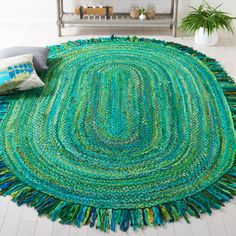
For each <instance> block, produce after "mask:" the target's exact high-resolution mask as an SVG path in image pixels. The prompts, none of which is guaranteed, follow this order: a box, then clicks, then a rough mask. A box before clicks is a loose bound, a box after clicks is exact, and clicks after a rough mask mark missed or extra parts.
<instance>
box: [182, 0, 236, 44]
mask: <svg viewBox="0 0 236 236" xmlns="http://www.w3.org/2000/svg"><path fill="white" fill-rule="evenodd" d="M221 5H222V4H221ZM221 5H219V6H217V7H212V6H210V5H209V4H208V3H207V2H205V1H203V2H202V4H201V5H200V6H199V7H198V8H194V7H191V8H192V9H193V11H191V12H190V13H189V15H188V16H186V17H185V18H183V19H182V21H181V25H180V28H181V29H182V30H183V31H184V32H187V33H189V34H190V33H194V32H195V41H196V43H197V44H199V45H204V46H212V45H215V44H216V43H217V41H218V32H217V31H218V29H226V30H227V31H229V32H232V33H233V25H232V23H233V19H235V18H234V17H231V16H230V15H229V14H228V13H226V12H223V11H221V10H220V9H219V8H220V7H221Z"/></svg>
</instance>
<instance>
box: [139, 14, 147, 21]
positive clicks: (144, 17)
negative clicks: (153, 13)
mask: <svg viewBox="0 0 236 236" xmlns="http://www.w3.org/2000/svg"><path fill="white" fill-rule="evenodd" d="M146 18H147V17H146V15H144V14H141V15H140V16H139V19H140V20H146Z"/></svg>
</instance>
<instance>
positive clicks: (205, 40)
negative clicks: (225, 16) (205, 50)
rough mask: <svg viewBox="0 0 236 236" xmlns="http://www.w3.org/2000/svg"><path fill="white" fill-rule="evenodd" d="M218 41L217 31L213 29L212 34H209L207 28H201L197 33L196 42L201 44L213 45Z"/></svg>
mask: <svg viewBox="0 0 236 236" xmlns="http://www.w3.org/2000/svg"><path fill="white" fill-rule="evenodd" d="M217 41H218V33H217V31H216V30H215V31H213V33H212V34H210V35H208V33H207V30H205V29H204V28H200V29H199V30H198V31H196V33H195V42H196V43H197V44H198V45H201V46H213V45H215V44H216V43H217Z"/></svg>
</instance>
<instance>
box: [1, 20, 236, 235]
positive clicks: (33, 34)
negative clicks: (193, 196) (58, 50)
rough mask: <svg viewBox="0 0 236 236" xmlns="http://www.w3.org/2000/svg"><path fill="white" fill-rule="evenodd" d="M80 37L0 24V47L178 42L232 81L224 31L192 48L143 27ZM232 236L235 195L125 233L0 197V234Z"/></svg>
mask: <svg viewBox="0 0 236 236" xmlns="http://www.w3.org/2000/svg"><path fill="white" fill-rule="evenodd" d="M65 31H66V32H67V34H71V35H72V34H74V33H78V30H77V29H69V30H68V29H65ZM79 33H80V36H78V35H77V36H75V35H74V36H66V37H62V38H58V37H57V29H56V27H55V26H54V25H52V24H46V23H45V24H32V25H24V26H22V25H20V24H19V25H7V26H6V25H1V24H0V49H1V48H4V47H11V46H16V45H50V44H58V43H60V42H65V41H67V40H75V39H78V38H85V37H86V38H87V37H88V38H89V37H97V36H110V35H111V34H113V33H114V34H115V35H137V36H142V37H151V38H158V39H163V40H167V41H175V42H178V43H182V44H185V45H188V46H191V47H194V48H195V49H197V50H200V51H202V52H204V53H206V54H207V55H209V56H211V57H214V58H216V59H218V61H220V62H221V64H222V65H223V66H224V68H225V69H226V71H227V72H228V73H229V74H230V75H231V76H232V77H233V78H234V79H235V80H236V39H235V38H233V37H232V36H231V35H228V34H224V33H222V34H221V38H220V40H219V43H218V45H216V46H214V47H208V48H204V47H196V46H195V45H194V42H193V38H192V37H178V38H172V37H171V36H165V34H166V33H167V32H165V31H163V30H155V31H153V30H152V29H150V30H144V29H133V30H132V29H128V30H127V29H126V30H121V29H104V30H101V29H83V30H81V31H80V32H79ZM105 235H115V236H121V235H122V236H125V235H129V236H131V235H135V236H236V198H235V199H234V200H233V201H231V202H230V203H227V204H226V207H224V208H222V210H220V211H214V213H213V215H212V216H207V215H204V216H202V218H201V219H195V218H192V219H191V224H187V223H186V222H184V221H180V222H177V223H172V224H168V225H166V226H165V227H160V228H155V229H151V228H148V229H146V230H144V231H138V232H133V231H132V230H131V231H129V232H128V233H121V232H120V231H118V232H116V233H112V232H109V233H107V234H105V233H102V232H100V231H98V230H95V229H90V228H89V227H87V226H85V227H82V228H81V229H78V228H75V227H73V226H64V225H61V224H59V223H58V222H55V223H53V222H52V221H50V220H48V219H47V218H45V217H38V216H37V213H36V212H35V211H34V210H33V209H31V208H27V207H25V206H22V207H18V206H17V205H16V204H15V203H12V202H11V201H10V197H4V198H3V197H0V236H105Z"/></svg>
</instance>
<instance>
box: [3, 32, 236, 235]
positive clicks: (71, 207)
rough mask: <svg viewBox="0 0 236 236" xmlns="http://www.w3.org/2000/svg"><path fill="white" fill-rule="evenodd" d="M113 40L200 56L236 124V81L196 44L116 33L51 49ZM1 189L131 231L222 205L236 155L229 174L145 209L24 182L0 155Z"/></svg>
mask: <svg viewBox="0 0 236 236" xmlns="http://www.w3.org/2000/svg"><path fill="white" fill-rule="evenodd" d="M113 40H115V41H124V40H127V41H130V42H149V43H162V44H165V45H166V46H169V47H174V48H177V49H179V50H181V51H182V52H184V53H188V54H190V55H192V56H194V57H197V58H198V59H199V60H201V61H202V62H203V63H204V64H205V65H206V66H207V67H208V68H209V69H210V70H211V71H212V73H213V74H214V75H215V77H216V78H217V80H218V82H219V84H220V86H221V88H222V90H223V92H224V94H225V97H226V99H227V102H228V105H229V108H230V110H231V113H232V118H233V121H234V126H235V127H236V85H235V84H234V82H233V79H232V78H231V77H230V76H228V75H227V73H226V72H225V71H224V69H223V68H222V67H221V65H220V64H219V63H218V62H217V61H216V60H215V59H212V58H209V57H207V56H206V55H204V54H202V53H200V52H197V51H195V50H194V49H192V48H189V47H186V46H183V45H180V44H176V43H173V42H164V41H160V40H155V39H145V38H137V37H115V36H114V35H112V36H111V37H110V38H98V39H87V40H77V41H69V42H67V43H64V44H61V45H55V46H50V47H49V49H50V51H51V53H54V52H57V53H62V54H63V53H64V50H65V49H67V50H74V49H75V48H79V47H80V46H81V45H84V44H90V43H99V42H106V41H113ZM10 99H11V97H10V96H0V120H1V119H2V118H3V117H4V114H5V112H6V110H7V107H8V104H9V102H10ZM0 189H1V190H0V194H1V195H3V196H6V195H11V197H12V200H13V201H14V202H17V204H18V205H22V204H26V205H27V206H30V207H34V208H35V209H36V210H37V211H38V214H39V215H46V216H48V217H49V218H50V219H51V220H53V221H55V220H57V219H60V222H61V223H62V224H75V225H76V226H78V227H80V226H81V225H85V224H89V225H90V226H91V227H96V228H98V229H100V230H102V231H104V232H105V231H106V230H108V229H110V230H112V231H115V230H116V226H117V225H118V226H119V228H120V230H122V231H127V230H128V228H129V227H130V226H131V227H132V228H133V229H134V230H136V229H138V228H142V227H143V226H147V225H148V226H161V225H163V224H165V223H168V222H174V221H177V220H179V219H180V218H182V217H183V218H184V219H185V220H186V221H187V222H189V216H195V217H197V218H200V214H202V213H207V214H209V215H210V214H211V213H212V209H219V208H220V207H222V206H224V202H227V201H229V200H230V199H232V198H233V196H234V195H236V159H235V162H234V165H233V167H232V168H231V170H230V171H229V172H228V173H227V174H225V175H224V176H222V177H221V178H220V179H219V180H217V181H216V182H215V183H214V184H213V185H211V186H209V187H207V188H206V189H204V190H202V191H201V192H199V193H197V194H195V195H193V196H189V197H186V198H184V199H180V200H178V201H175V202H169V203H165V204H162V205H158V206H153V207H149V208H143V209H101V208H95V207H92V206H83V205H79V204H76V203H72V202H65V201H62V200H60V199H57V198H55V197H53V196H51V195H48V194H46V193H43V192H40V191H38V190H35V189H33V188H31V187H30V186H27V185H26V184H24V183H22V182H20V181H19V180H18V179H16V178H15V177H14V176H13V175H12V174H11V173H10V171H9V169H8V168H7V166H6V165H5V164H4V162H3V160H2V159H0Z"/></svg>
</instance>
